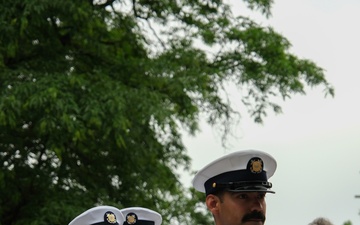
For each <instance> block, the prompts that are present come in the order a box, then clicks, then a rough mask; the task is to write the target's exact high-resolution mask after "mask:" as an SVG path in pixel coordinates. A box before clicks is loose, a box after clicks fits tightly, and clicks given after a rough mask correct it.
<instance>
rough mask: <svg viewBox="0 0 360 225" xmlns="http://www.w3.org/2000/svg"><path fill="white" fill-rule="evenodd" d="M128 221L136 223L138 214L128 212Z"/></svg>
mask: <svg viewBox="0 0 360 225" xmlns="http://www.w3.org/2000/svg"><path fill="white" fill-rule="evenodd" d="M126 222H127V223H128V224H135V223H136V215H135V214H134V213H129V214H127V216H126Z"/></svg>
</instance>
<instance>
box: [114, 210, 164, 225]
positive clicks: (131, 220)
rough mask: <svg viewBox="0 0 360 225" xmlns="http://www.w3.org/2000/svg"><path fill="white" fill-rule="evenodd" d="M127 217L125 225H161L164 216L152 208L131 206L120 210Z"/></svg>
mask: <svg viewBox="0 0 360 225" xmlns="http://www.w3.org/2000/svg"><path fill="white" fill-rule="evenodd" d="M120 211H121V212H122V214H123V215H124V217H125V221H124V223H123V225H129V224H134V225H160V224H161V222H162V216H161V215H160V214H159V213H158V212H155V211H153V210H151V209H147V208H142V207H129V208H125V209H121V210H120Z"/></svg>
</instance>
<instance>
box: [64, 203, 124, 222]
mask: <svg viewBox="0 0 360 225" xmlns="http://www.w3.org/2000/svg"><path fill="white" fill-rule="evenodd" d="M124 220H125V217H124V216H123V214H122V213H121V211H120V210H119V209H118V208H115V207H113V206H106V205H104V206H96V207H93V208H91V209H88V210H86V211H85V212H83V213H81V214H80V215H78V216H77V217H75V218H74V219H73V220H72V221H71V222H70V223H69V225H95V224H96V225H122V224H123V222H124Z"/></svg>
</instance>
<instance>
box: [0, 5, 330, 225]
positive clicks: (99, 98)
mask: <svg viewBox="0 0 360 225" xmlns="http://www.w3.org/2000/svg"><path fill="white" fill-rule="evenodd" d="M244 2H245V3H246V4H247V5H248V6H249V7H250V8H251V9H254V10H260V12H261V13H263V14H265V15H270V7H271V4H272V1H271V0H244ZM1 3H2V4H1V5H0V8H1V13H0V94H1V95H0V166H1V170H0V202H1V205H0V224H9V225H10V224H11V225H20V224H21V225H22V224H31V225H43V224H55V225H57V224H58V225H60V224H67V223H69V222H70V220H71V219H72V218H74V217H75V216H76V215H77V214H79V213H81V212H82V211H84V210H86V209H87V208H90V207H92V206H94V205H96V204H109V205H114V206H117V207H119V208H122V207H128V206H143V207H148V208H152V209H154V210H156V211H158V212H160V213H161V214H162V215H163V217H164V224H165V225H166V224H209V219H211V218H209V216H208V215H207V214H206V213H204V212H203V211H202V210H199V207H200V208H201V203H199V202H201V201H202V198H203V195H202V194H198V193H195V192H194V190H192V189H190V190H187V189H186V188H184V187H183V186H182V185H181V183H180V182H179V175H178V174H177V173H176V171H177V170H178V169H185V170H186V171H188V170H189V163H190V159H189V157H188V156H187V154H186V149H185V147H184V145H183V143H182V139H181V129H182V128H184V129H185V130H186V131H187V132H189V133H191V134H195V132H196V131H197V129H198V122H199V118H200V115H206V119H207V121H208V122H209V123H210V124H212V125H215V124H221V126H222V127H223V129H224V132H225V134H226V133H227V132H228V128H229V125H230V124H231V123H232V122H233V120H234V118H235V115H236V114H237V112H236V111H235V110H234V109H233V108H232V107H231V105H230V103H229V102H227V101H226V99H224V98H223V97H221V96H222V93H224V92H225V93H226V88H225V87H226V84H227V83H232V84H235V85H236V86H237V87H238V88H239V89H241V90H242V92H243V93H246V95H245V96H244V97H242V98H241V99H240V100H241V101H242V102H243V105H244V108H245V109H247V110H249V111H250V113H251V115H252V116H253V118H254V120H255V122H262V120H263V117H264V116H265V115H266V112H267V111H268V110H274V111H275V112H280V111H281V107H280V106H279V105H277V104H275V103H274V102H272V101H271V97H274V96H281V97H282V98H284V99H286V98H289V97H290V96H292V95H294V94H298V93H300V94H305V91H304V89H305V87H306V86H311V87H313V86H314V87H315V86H322V87H324V89H325V92H326V93H327V94H330V95H333V89H332V87H331V85H330V84H329V83H328V82H327V80H326V79H325V76H324V73H323V70H322V68H320V67H318V66H317V65H316V64H315V63H313V62H312V61H311V60H307V59H299V58H298V57H296V56H295V55H293V54H291V53H289V48H290V43H289V41H288V40H287V39H286V38H284V37H283V36H281V35H280V34H278V33H277V32H275V31H274V30H273V29H272V28H270V27H262V26H260V25H259V24H257V23H256V22H254V21H252V20H251V19H250V18H247V17H241V16H240V17H234V16H233V14H232V13H231V10H230V7H229V6H228V5H227V4H226V3H224V2H223V1H222V0H176V1H174V0H159V1H154V0H134V1H130V0H90V1H89V0H86V1H85V0H76V1H68V0H65V1H64V0H61V1H60V0H12V1H1Z"/></svg>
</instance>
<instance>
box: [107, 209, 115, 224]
mask: <svg viewBox="0 0 360 225" xmlns="http://www.w3.org/2000/svg"><path fill="white" fill-rule="evenodd" d="M104 221H106V222H108V223H109V224H116V216H115V214H114V213H113V212H110V211H107V212H106V213H105V214H104Z"/></svg>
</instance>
